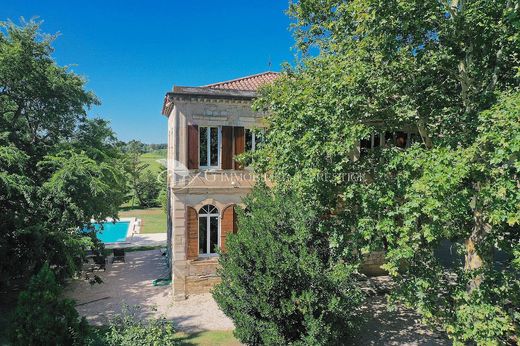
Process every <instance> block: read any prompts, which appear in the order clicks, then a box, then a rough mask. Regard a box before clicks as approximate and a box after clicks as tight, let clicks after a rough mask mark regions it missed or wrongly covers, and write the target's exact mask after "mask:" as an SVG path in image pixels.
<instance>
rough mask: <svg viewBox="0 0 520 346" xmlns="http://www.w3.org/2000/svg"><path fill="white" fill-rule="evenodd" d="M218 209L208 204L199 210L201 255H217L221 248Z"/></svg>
mask: <svg viewBox="0 0 520 346" xmlns="http://www.w3.org/2000/svg"><path fill="white" fill-rule="evenodd" d="M218 218H219V213H218V209H217V208H216V207H215V206H213V205H211V204H206V205H205V206H203V207H202V208H200V210H199V255H210V254H216V253H217V249H218V247H219V222H218Z"/></svg>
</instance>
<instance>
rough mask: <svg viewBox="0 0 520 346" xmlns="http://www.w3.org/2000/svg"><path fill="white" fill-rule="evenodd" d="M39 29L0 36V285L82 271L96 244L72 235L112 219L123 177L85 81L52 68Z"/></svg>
mask: <svg viewBox="0 0 520 346" xmlns="http://www.w3.org/2000/svg"><path fill="white" fill-rule="evenodd" d="M53 39H54V37H52V36H49V35H44V34H41V33H40V31H39V24H38V23H35V22H29V23H27V24H25V25H24V26H22V27H20V26H17V25H15V24H13V23H2V24H1V28H0V232H1V236H0V278H1V281H0V284H5V283H7V282H9V280H10V279H12V278H16V277H22V278H24V277H27V276H29V275H31V274H33V273H35V272H36V271H37V270H38V269H39V268H40V267H41V266H42V264H43V263H44V262H46V261H47V262H48V263H49V264H50V265H51V268H53V269H54V270H55V272H56V273H57V274H58V275H59V276H60V277H62V276H66V275H71V274H72V273H74V272H75V271H76V270H78V269H79V268H80V265H81V260H82V258H81V253H82V251H81V250H82V249H84V248H86V247H87V246H90V245H92V242H93V241H95V240H94V239H93V238H91V237H89V236H85V234H84V233H82V232H81V231H79V230H80V229H81V228H82V227H84V225H85V224H87V223H89V222H90V220H91V219H92V218H93V219H97V220H101V219H104V218H105V217H107V216H112V217H117V211H118V207H119V205H120V204H121V203H122V202H123V199H124V195H125V188H126V187H125V177H124V175H125V173H124V170H123V167H122V164H121V163H120V162H121V161H122V155H121V153H120V151H119V149H117V147H116V138H115V136H114V134H113V132H112V130H111V129H110V128H109V127H108V124H107V122H106V121H104V120H101V119H89V118H87V116H86V110H87V109H88V108H89V107H90V106H92V105H95V104H98V100H97V99H96V97H95V96H94V95H93V94H92V93H91V92H89V91H86V90H85V80H84V79H83V78H81V77H80V76H78V75H76V74H75V73H73V72H72V71H70V69H69V68H67V67H61V66H58V65H57V64H56V62H55V61H54V59H53V58H52V52H53V49H52V46H51V44H52V41H53Z"/></svg>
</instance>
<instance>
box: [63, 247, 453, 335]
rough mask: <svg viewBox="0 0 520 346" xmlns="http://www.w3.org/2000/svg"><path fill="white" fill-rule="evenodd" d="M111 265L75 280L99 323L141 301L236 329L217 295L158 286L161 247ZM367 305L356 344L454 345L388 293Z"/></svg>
mask: <svg viewBox="0 0 520 346" xmlns="http://www.w3.org/2000/svg"><path fill="white" fill-rule="evenodd" d="M110 262H111V258H109V264H108V266H107V270H106V272H103V271H100V272H96V273H97V274H98V275H99V276H100V277H101V278H102V279H103V281H104V283H103V284H100V285H97V284H96V285H93V286H91V285H90V284H89V283H87V282H85V281H83V280H77V281H74V282H72V283H71V284H70V285H69V286H68V287H67V290H66V296H68V297H71V298H73V299H75V300H76V302H77V309H78V311H79V313H80V314H81V315H83V316H85V317H86V318H87V320H88V321H89V322H90V323H91V324H94V325H102V324H106V323H107V321H108V319H109V318H110V316H112V315H113V314H114V313H119V312H120V311H121V307H122V305H123V304H127V305H130V306H133V305H139V306H141V308H142V310H141V317H142V318H148V317H152V316H154V317H160V316H165V317H166V318H168V319H171V320H173V321H174V322H175V323H176V324H177V326H178V329H179V330H182V331H186V332H196V331H202V330H230V329H233V323H232V322H231V320H230V319H229V318H227V317H226V316H225V315H224V314H223V313H222V312H221V311H220V310H219V308H218V306H217V304H216V303H215V301H214V300H213V298H212V296H211V294H202V295H194V296H191V297H189V298H188V299H187V300H185V301H182V302H175V303H174V302H173V301H172V299H171V293H172V290H171V287H170V286H163V287H154V286H153V285H152V281H153V280H155V279H158V278H162V277H166V276H167V275H168V268H167V266H166V261H165V258H164V257H163V256H161V253H160V251H159V250H150V251H136V252H128V253H127V254H126V263H114V264H111V263H110ZM369 302H370V303H369V304H367V305H366V306H364V307H363V309H362V310H363V313H364V315H365V316H366V318H367V324H366V325H365V326H364V328H363V329H362V332H361V335H359V336H358V337H356V338H355V339H354V340H353V341H350V342H348V343H349V344H354V345H450V344H451V343H450V342H449V341H447V340H446V339H445V338H444V337H443V336H442V335H440V334H438V333H434V332H432V331H431V330H429V329H428V328H427V327H425V326H424V325H422V324H421V322H420V319H419V317H418V316H417V315H416V314H415V313H413V312H412V311H410V310H406V309H404V308H401V309H398V311H395V312H388V311H387V310H386V307H385V298H384V297H383V296H380V295H376V296H373V297H370V298H369Z"/></svg>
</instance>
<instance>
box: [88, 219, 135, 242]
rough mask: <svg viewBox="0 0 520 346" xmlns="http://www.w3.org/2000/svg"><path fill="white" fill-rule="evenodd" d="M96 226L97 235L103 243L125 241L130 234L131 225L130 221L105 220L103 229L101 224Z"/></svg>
mask: <svg viewBox="0 0 520 346" xmlns="http://www.w3.org/2000/svg"><path fill="white" fill-rule="evenodd" d="M94 227H95V228H96V230H98V232H97V233H96V236H97V238H98V239H99V240H101V241H102V242H103V243H117V242H123V241H125V240H126V235H127V234H128V227H130V222H129V221H118V222H116V223H112V222H104V223H103V229H101V224H99V223H97V224H94Z"/></svg>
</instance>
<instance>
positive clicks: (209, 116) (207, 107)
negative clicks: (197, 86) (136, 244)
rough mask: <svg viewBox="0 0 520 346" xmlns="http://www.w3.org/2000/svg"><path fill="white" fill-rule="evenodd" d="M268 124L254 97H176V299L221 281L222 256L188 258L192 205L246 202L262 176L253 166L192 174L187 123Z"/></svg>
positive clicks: (172, 157)
mask: <svg viewBox="0 0 520 346" xmlns="http://www.w3.org/2000/svg"><path fill="white" fill-rule="evenodd" d="M192 124H196V125H199V126H242V127H245V128H255V127H262V126H263V124H262V116H261V114H258V113H255V112H253V111H252V110H251V102H250V101H243V100H240V101H233V100H210V99H199V98H197V99H185V98H184V99H183V98H178V99H174V107H173V109H172V112H171V114H170V116H169V118H168V156H167V158H168V188H169V191H170V201H169V202H170V209H169V210H170V219H171V227H170V228H169V229H170V230H171V264H172V265H171V267H172V273H173V283H172V286H173V295H174V299H175V300H182V299H185V298H186V296H187V295H189V294H197V293H203V292H208V291H209V290H210V289H211V287H213V285H214V284H216V283H217V282H219V278H218V276H217V267H218V258H217V257H205V258H197V259H188V258H189V255H188V242H189V239H188V221H189V220H188V219H187V211H188V210H189V208H194V209H195V210H197V211H198V210H199V209H200V208H201V207H202V206H203V205H206V204H212V205H215V206H216V207H217V208H218V209H219V212H220V214H221V215H220V220H219V221H220V222H222V212H223V211H224V210H225V208H226V207H228V206H230V205H240V204H241V203H242V198H243V197H244V196H245V195H247V194H248V193H249V192H250V190H251V188H252V186H253V185H254V182H255V179H256V177H255V176H254V175H253V174H252V172H250V171H247V170H225V171H219V170H217V171H211V172H208V171H199V170H191V171H189V175H187V172H185V171H182V170H184V169H185V167H187V166H188V162H187V160H188V157H187V156H188V155H187V152H188V138H187V126H188V125H192Z"/></svg>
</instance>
